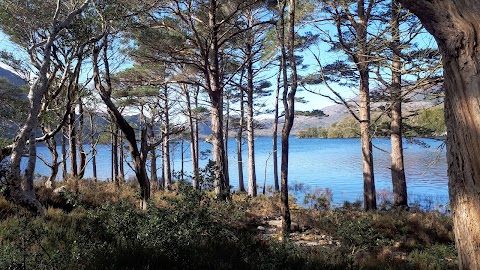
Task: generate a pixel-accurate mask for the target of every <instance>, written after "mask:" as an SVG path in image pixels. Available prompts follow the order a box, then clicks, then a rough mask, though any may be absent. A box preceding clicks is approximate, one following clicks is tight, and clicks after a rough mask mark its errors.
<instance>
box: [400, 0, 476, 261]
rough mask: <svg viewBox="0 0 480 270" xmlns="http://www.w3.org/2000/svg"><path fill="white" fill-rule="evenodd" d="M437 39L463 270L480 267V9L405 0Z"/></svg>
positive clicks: (465, 1) (445, 1)
mask: <svg viewBox="0 0 480 270" xmlns="http://www.w3.org/2000/svg"><path fill="white" fill-rule="evenodd" d="M400 2H401V3H402V4H404V6H405V7H407V8H409V9H410V10H411V11H413V12H414V13H415V14H416V15H417V16H418V17H419V18H420V20H421V21H422V23H423V25H424V26H425V28H426V29H427V30H428V31H429V32H430V33H431V34H433V35H434V36H435V39H436V40H437V43H438V45H439V47H440V50H441V52H442V56H443V67H444V78H445V84H444V87H445V120H446V124H447V160H448V176H449V184H448V186H449V194H450V204H451V206H452V210H453V221H454V230H455V239H456V245H457V250H458V255H459V264H460V265H459V266H460V269H470V270H475V269H480V226H479V224H480V181H479V179H480V155H479V153H480V140H479V139H478V138H480V91H479V89H480V72H479V67H480V51H479V50H478V44H480V35H479V33H480V21H479V19H478V14H480V5H479V4H478V1H477V0H434V1H431V0H429V1H426V0H416V1H411V0H410V1H407V0H402V1H400Z"/></svg>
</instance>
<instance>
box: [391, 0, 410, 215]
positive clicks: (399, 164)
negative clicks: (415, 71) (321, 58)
mask: <svg viewBox="0 0 480 270" xmlns="http://www.w3.org/2000/svg"><path fill="white" fill-rule="evenodd" d="M391 5H392V7H391V10H392V18H391V26H390V27H391V28H392V46H393V47H394V48H392V51H393V56H392V57H393V61H392V85H391V86H390V98H391V102H392V105H391V106H392V107H391V115H392V118H391V122H390V141H391V145H392V153H391V157H392V162H391V168H390V170H391V173H392V186H393V196H394V205H395V206H404V207H408V197H407V181H406V179H405V168H404V163H403V143H402V85H401V83H402V73H401V68H402V62H401V59H400V56H399V55H398V52H399V51H400V50H401V47H400V18H401V14H400V11H401V7H400V5H399V4H398V2H397V1H396V0H393V1H392V4H391Z"/></svg>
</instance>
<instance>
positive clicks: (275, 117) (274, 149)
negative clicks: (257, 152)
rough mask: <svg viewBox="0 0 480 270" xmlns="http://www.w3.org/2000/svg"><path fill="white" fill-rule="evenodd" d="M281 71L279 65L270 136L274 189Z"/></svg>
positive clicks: (277, 186)
mask: <svg viewBox="0 0 480 270" xmlns="http://www.w3.org/2000/svg"><path fill="white" fill-rule="evenodd" d="M281 73H282V66H281V65H280V67H279V70H278V75H277V87H276V90H275V109H274V110H275V112H274V118H273V136H272V141H273V142H272V144H273V145H272V146H273V151H272V152H273V184H274V189H275V191H278V190H279V185H278V154H277V153H278V149H277V148H278V147H277V138H278V136H277V132H278V103H279V94H280V75H281Z"/></svg>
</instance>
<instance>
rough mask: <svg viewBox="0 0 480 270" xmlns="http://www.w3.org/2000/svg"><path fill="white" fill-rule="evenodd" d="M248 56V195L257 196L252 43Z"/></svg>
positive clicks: (247, 52) (248, 46)
mask: <svg viewBox="0 0 480 270" xmlns="http://www.w3.org/2000/svg"><path fill="white" fill-rule="evenodd" d="M246 49H247V50H246V57H247V59H248V60H247V141H248V195H250V196H252V197H255V196H257V175H256V173H255V134H254V127H253V92H254V86H253V59H252V45H251V44H247V46H246Z"/></svg>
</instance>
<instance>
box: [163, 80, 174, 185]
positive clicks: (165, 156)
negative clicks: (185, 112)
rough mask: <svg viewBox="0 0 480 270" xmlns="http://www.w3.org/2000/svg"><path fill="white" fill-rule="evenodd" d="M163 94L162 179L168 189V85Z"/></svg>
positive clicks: (169, 180)
mask: <svg viewBox="0 0 480 270" xmlns="http://www.w3.org/2000/svg"><path fill="white" fill-rule="evenodd" d="M163 95H164V97H165V104H164V107H163V117H164V121H165V122H164V130H163V143H162V157H163V165H164V167H163V181H164V184H165V186H164V188H165V189H169V188H170V186H171V185H172V168H171V166H170V165H171V164H170V118H169V115H168V114H169V104H168V86H167V85H165V86H164V88H163Z"/></svg>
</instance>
